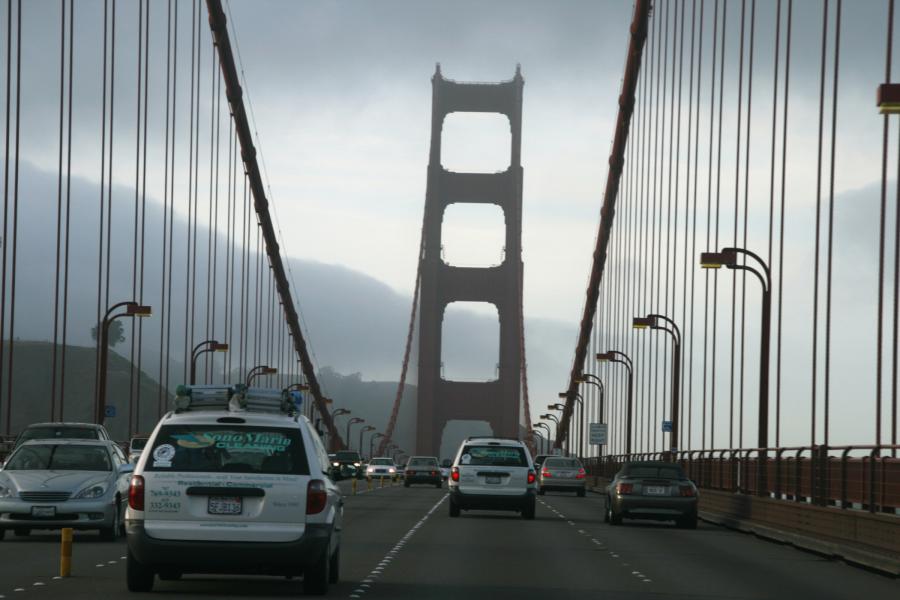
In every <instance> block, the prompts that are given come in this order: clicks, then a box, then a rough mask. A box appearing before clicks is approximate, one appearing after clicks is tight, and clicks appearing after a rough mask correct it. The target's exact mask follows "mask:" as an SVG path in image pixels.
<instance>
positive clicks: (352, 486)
mask: <svg viewBox="0 0 900 600" xmlns="http://www.w3.org/2000/svg"><path fill="white" fill-rule="evenodd" d="M350 489H351V490H352V493H353V495H354V496H355V495H356V477H354V478H353V481H352V482H351V483H350Z"/></svg>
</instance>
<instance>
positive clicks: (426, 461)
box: [409, 457, 438, 467]
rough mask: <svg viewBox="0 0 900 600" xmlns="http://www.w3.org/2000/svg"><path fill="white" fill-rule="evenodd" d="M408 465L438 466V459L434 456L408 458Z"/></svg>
mask: <svg viewBox="0 0 900 600" xmlns="http://www.w3.org/2000/svg"><path fill="white" fill-rule="evenodd" d="M409 466H410V467H436V466H438V461H437V459H436V458H422V457H419V458H411V459H409Z"/></svg>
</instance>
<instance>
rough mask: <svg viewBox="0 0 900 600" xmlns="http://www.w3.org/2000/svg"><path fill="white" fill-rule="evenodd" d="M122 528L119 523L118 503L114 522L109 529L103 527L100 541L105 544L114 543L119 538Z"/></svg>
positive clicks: (114, 513)
mask: <svg viewBox="0 0 900 600" xmlns="http://www.w3.org/2000/svg"><path fill="white" fill-rule="evenodd" d="M121 529H122V527H121V525H120V523H119V504H118V502H117V503H116V508H115V511H114V512H113V522H112V525H111V526H109V527H101V528H100V539H101V540H103V541H104V542H112V541H113V540H115V539H116V538H117V537H119V532H120V531H121Z"/></svg>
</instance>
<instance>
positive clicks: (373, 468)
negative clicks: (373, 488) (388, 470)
mask: <svg viewBox="0 0 900 600" xmlns="http://www.w3.org/2000/svg"><path fill="white" fill-rule="evenodd" d="M373 471H375V467H373V466H372V465H369V466H368V467H366V473H372V472H373Z"/></svg>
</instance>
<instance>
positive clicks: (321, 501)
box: [306, 479, 328, 515]
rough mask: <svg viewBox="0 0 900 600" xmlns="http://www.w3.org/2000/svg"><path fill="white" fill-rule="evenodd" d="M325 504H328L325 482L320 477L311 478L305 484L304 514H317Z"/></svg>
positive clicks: (323, 508)
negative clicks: (307, 483)
mask: <svg viewBox="0 0 900 600" xmlns="http://www.w3.org/2000/svg"><path fill="white" fill-rule="evenodd" d="M326 504H328V492H327V491H326V490H325V482H324V481H322V480H321V479H313V480H312V481H310V482H309V485H307V486H306V514H308V515H316V514H319V513H320V512H322V511H323V510H325V505H326Z"/></svg>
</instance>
